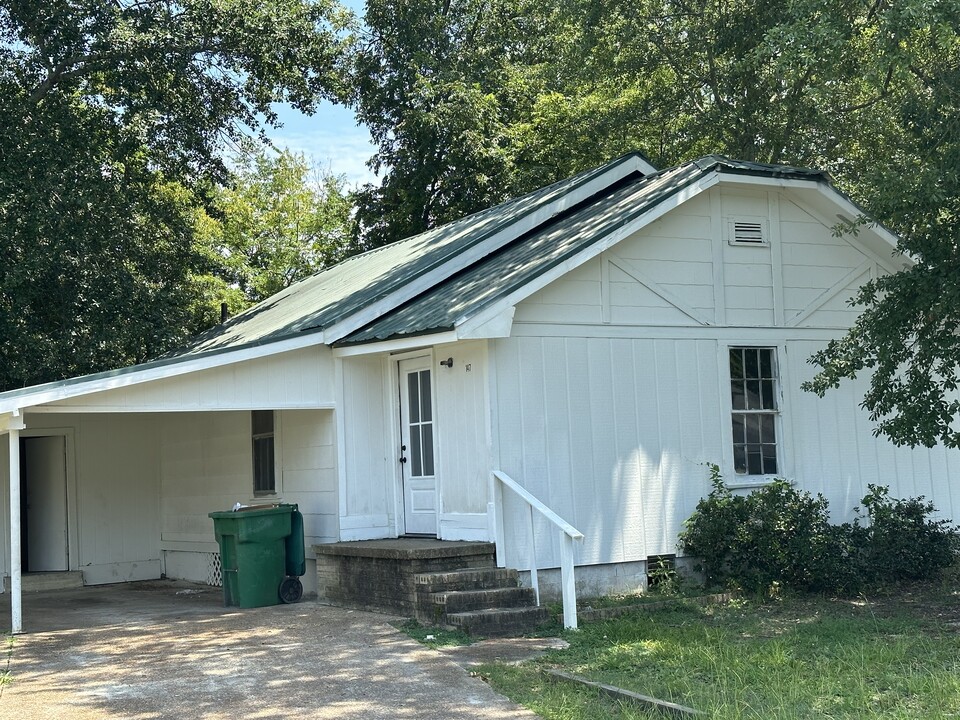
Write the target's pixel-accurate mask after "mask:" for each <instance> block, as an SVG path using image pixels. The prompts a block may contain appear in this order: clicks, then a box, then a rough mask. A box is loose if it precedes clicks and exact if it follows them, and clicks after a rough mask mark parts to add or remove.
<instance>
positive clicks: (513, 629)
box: [446, 607, 549, 637]
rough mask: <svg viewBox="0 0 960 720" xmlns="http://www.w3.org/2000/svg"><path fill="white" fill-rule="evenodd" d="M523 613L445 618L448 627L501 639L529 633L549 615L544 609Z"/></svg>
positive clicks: (495, 613)
mask: <svg viewBox="0 0 960 720" xmlns="http://www.w3.org/2000/svg"><path fill="white" fill-rule="evenodd" d="M524 610H525V611H524V612H519V613H518V612H516V611H512V612H511V611H509V610H505V611H503V612H502V613H498V612H485V613H483V614H482V615H475V614H471V613H452V614H450V615H448V616H447V617H446V624H447V626H448V627H451V628H453V629H457V630H463V631H465V632H468V633H470V634H471V635H480V636H483V637H501V636H506V635H518V634H522V633H524V632H529V631H530V630H532V629H534V628H535V627H536V626H537V625H539V624H541V623H543V622H545V621H546V620H547V618H548V615H549V613H548V612H547V609H546V608H544V607H538V608H526V609H524Z"/></svg>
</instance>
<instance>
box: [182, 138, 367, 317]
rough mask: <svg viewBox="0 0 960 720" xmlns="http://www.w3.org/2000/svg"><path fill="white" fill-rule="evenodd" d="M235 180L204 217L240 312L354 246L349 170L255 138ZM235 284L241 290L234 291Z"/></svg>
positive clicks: (204, 244)
mask: <svg viewBox="0 0 960 720" xmlns="http://www.w3.org/2000/svg"><path fill="white" fill-rule="evenodd" d="M237 163H238V164H237V167H236V169H235V179H234V181H233V183H232V184H231V186H230V187H225V188H219V189H217V190H216V192H215V193H214V195H213V198H212V204H211V209H210V213H209V214H208V215H203V216H201V217H200V218H199V220H198V238H199V239H200V247H201V248H203V250H204V253H205V257H206V258H207V261H208V263H209V267H208V269H207V272H208V273H210V274H212V275H214V276H216V277H219V278H221V280H222V281H223V283H224V291H225V292H224V293H223V297H222V298H213V299H212V302H211V305H212V310H217V311H218V308H219V302H221V301H226V302H228V305H230V309H231V311H232V312H236V311H237V310H240V309H242V307H243V306H244V305H245V304H250V303H253V302H257V301H259V300H262V299H264V298H266V297H268V296H270V295H273V294H274V293H276V292H279V291H280V290H282V289H284V288H286V287H288V286H289V285H291V284H293V283H294V282H296V281H297V280H301V279H303V278H304V277H306V276H307V275H309V274H311V273H313V272H316V271H318V270H321V269H323V268H325V267H328V266H330V265H334V264H336V263H337V262H339V261H340V260H342V259H343V258H344V257H345V256H346V254H347V253H348V251H349V248H350V243H351V233H350V230H351V217H350V214H351V213H350V211H351V205H350V202H349V200H348V198H347V195H346V191H345V188H344V180H343V179H342V178H339V177H336V176H334V175H330V174H328V173H323V172H321V171H318V170H316V169H315V168H312V167H311V166H310V165H309V164H308V163H307V161H306V160H305V159H304V157H303V156H302V155H294V154H292V153H290V152H289V151H284V152H282V153H279V154H276V155H274V154H273V153H269V154H268V152H266V151H264V150H262V149H260V148H257V147H255V146H250V147H248V148H247V153H246V154H244V155H242V156H239V157H238V160H237ZM228 289H231V290H232V289H235V290H236V291H237V293H236V294H232V293H231V292H229V291H227V290H228Z"/></svg>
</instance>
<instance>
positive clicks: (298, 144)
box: [267, 0, 376, 186]
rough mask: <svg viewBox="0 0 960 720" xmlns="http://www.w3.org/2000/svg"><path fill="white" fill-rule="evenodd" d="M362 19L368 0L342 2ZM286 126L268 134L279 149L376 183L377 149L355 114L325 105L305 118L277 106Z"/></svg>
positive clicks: (354, 181)
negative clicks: (372, 163) (372, 162)
mask: <svg viewBox="0 0 960 720" xmlns="http://www.w3.org/2000/svg"><path fill="white" fill-rule="evenodd" d="M340 3H341V4H342V5H345V6H346V7H348V8H349V9H350V10H352V11H353V12H354V13H356V14H357V15H358V16H359V17H363V14H364V10H365V0H340ZM276 110H277V113H278V115H279V116H280V121H281V122H282V123H283V127H282V128H279V129H271V130H270V131H269V132H268V133H267V134H268V135H269V136H270V139H271V140H272V141H273V142H274V144H275V145H276V146H277V147H279V148H288V149H290V150H292V151H294V152H302V153H303V154H304V155H306V156H307V159H308V160H311V161H313V162H314V163H315V164H317V165H319V166H320V167H322V168H325V169H329V170H331V171H332V172H333V174H334V175H343V176H345V177H346V179H347V182H348V183H350V184H351V185H353V186H356V185H361V184H363V183H366V182H374V181H375V180H376V177H375V176H374V174H373V173H372V172H370V171H369V170H368V169H367V167H366V165H365V164H364V163H366V161H367V160H368V159H369V158H370V156H371V155H373V151H374V149H375V148H374V146H373V145H372V144H371V143H370V134H369V133H368V132H367V128H366V127H365V126H358V125H357V120H356V118H355V117H354V115H353V111H351V110H349V109H347V108H345V107H341V106H339V105H333V104H332V103H328V102H324V103H322V104H321V105H320V107H319V108H317V112H316V114H315V115H312V116H309V117H308V116H306V115H304V114H303V113H301V112H298V111H297V110H294V109H293V108H291V107H290V106H288V105H280V106H277V107H276Z"/></svg>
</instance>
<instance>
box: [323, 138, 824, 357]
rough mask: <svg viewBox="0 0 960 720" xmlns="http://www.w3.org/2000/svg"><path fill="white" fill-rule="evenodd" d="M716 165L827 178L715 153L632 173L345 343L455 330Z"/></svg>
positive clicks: (741, 171) (728, 169)
mask: <svg viewBox="0 0 960 720" xmlns="http://www.w3.org/2000/svg"><path fill="white" fill-rule="evenodd" d="M715 170H716V171H719V172H723V173H731V174H745V175H762V176H766V177H777V178H784V179H788V178H792V179H804V180H810V179H818V178H823V179H826V175H825V174H824V173H822V172H820V171H817V170H807V169H804V168H793V167H788V166H783V165H762V164H759V163H747V162H740V161H732V160H728V159H727V158H724V157H722V156H719V155H710V156H707V157H704V158H701V159H699V160H695V161H692V162H688V163H686V164H684V165H680V166H677V167H675V168H670V169H668V170H663V171H661V172H659V173H656V174H654V175H648V176H646V177H643V178H636V179H633V180H630V181H627V182H626V184H619V185H617V186H614V187H612V188H610V189H609V190H608V191H607V192H605V193H602V194H600V195H597V196H594V197H593V198H592V199H591V200H590V201H589V202H588V203H585V204H584V205H582V206H581V207H579V208H577V209H574V210H572V211H569V212H567V213H565V214H563V215H561V216H558V217H556V218H554V219H553V220H551V221H550V222H549V223H546V224H545V225H541V226H540V227H538V228H537V229H536V230H535V231H533V232H531V233H528V234H527V235H525V236H523V237H520V238H518V239H517V240H515V241H514V242H512V243H511V244H509V245H508V246H506V247H504V248H503V249H501V250H499V251H498V252H496V253H495V254H492V255H490V256H488V257H487V258H485V259H484V260H482V261H480V262H478V263H477V264H475V265H473V266H472V267H470V268H469V269H467V270H465V271H463V272H461V273H458V274H457V275H455V276H453V277H450V278H448V279H447V280H445V281H444V282H442V283H440V284H439V285H437V286H435V287H434V288H433V289H431V290H429V291H428V292H426V293H424V294H422V295H421V296H420V297H418V298H416V299H415V300H413V301H411V302H408V303H407V304H405V305H404V306H402V307H400V308H397V309H396V310H394V311H392V312H390V313H388V314H386V315H384V316H383V317H381V318H380V319H378V320H376V321H374V322H373V323H371V324H369V325H367V326H366V327H365V328H363V329H361V330H359V331H357V332H355V333H352V334H351V335H349V336H348V337H346V338H344V339H343V340H342V341H340V342H339V343H337V344H338V345H349V344H358V343H367V342H376V341H379V340H386V339H390V338H395V337H403V336H412V335H421V334H425V333H431V332H440V331H444V330H452V329H453V327H454V323H455V322H456V321H457V320H459V319H461V318H464V317H466V316H470V315H474V314H476V313H477V312H479V311H480V310H482V309H484V308H485V307H487V306H488V305H490V304H491V303H493V302H495V301H496V300H498V299H500V298H501V297H504V296H506V295H508V294H510V293H511V292H513V291H514V290H516V289H518V288H520V287H522V286H523V285H525V284H526V283H528V282H530V281H531V280H533V279H534V278H536V277H537V276H539V275H541V274H543V273H545V272H547V271H548V270H550V269H551V268H553V267H554V266H556V265H558V264H559V263H561V262H563V261H565V260H567V259H568V258H570V257H572V256H573V255H575V254H577V253H578V252H580V251H581V250H582V249H583V248H585V247H587V246H589V245H591V244H592V243H594V242H596V241H598V240H600V239H601V238H603V237H605V236H607V235H609V234H610V233H611V232H613V231H615V230H616V229H617V228H619V227H621V226H623V225H625V224H627V223H629V222H631V221H632V220H633V219H635V218H636V217H638V216H640V215H642V214H643V213H645V212H647V211H649V210H650V209H652V208H654V207H656V206H657V205H659V204H660V203H661V202H663V201H664V200H667V199H668V198H670V197H672V196H673V195H675V194H676V193H677V192H679V191H680V190H682V189H683V188H685V187H687V186H689V185H690V184H692V183H694V182H696V181H697V180H699V179H700V178H702V177H704V176H705V175H706V174H708V173H710V172H713V171H715Z"/></svg>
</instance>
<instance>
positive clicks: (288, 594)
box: [209, 505, 305, 608]
mask: <svg viewBox="0 0 960 720" xmlns="http://www.w3.org/2000/svg"><path fill="white" fill-rule="evenodd" d="M209 517H211V518H212V519H213V530H214V534H215V535H216V537H217V543H218V544H219V545H220V568H221V571H222V573H223V604H224V605H226V606H239V607H241V608H254V607H263V606H265V605H277V604H278V603H280V602H296V601H297V600H299V599H300V597H301V596H302V595H303V586H302V585H301V584H300V580H299V579H298V577H299V576H300V575H303V573H304V571H305V560H304V559H303V554H304V553H303V516H302V515H300V512H299V510H298V509H297V506H296V505H266V506H263V505H261V506H254V507H247V508H241V509H239V510H236V511H225V512H212V513H210V514H209ZM298 546H299V556H298V553H297V547H298Z"/></svg>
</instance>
